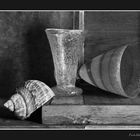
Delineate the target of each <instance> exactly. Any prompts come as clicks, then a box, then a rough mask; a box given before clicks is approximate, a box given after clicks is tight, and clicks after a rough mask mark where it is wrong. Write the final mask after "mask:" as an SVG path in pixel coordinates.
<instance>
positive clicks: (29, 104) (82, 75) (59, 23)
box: [0, 10, 140, 137]
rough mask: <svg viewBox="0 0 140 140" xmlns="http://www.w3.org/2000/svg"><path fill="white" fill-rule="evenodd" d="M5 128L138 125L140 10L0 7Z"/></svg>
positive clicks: (0, 100) (0, 124)
mask: <svg viewBox="0 0 140 140" xmlns="http://www.w3.org/2000/svg"><path fill="white" fill-rule="evenodd" d="M0 129H1V130H85V131H86V130H140V10H0ZM128 135H129V137H132V136H140V133H134V132H131V131H130V133H129V134H128Z"/></svg>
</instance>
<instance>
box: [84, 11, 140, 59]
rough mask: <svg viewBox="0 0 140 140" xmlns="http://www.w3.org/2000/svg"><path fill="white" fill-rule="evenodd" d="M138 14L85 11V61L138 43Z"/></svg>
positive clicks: (139, 22) (139, 13)
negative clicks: (126, 45) (129, 44)
mask: <svg viewBox="0 0 140 140" xmlns="http://www.w3.org/2000/svg"><path fill="white" fill-rule="evenodd" d="M139 17H140V12H120V11H119V12H102V11H100V12H94V11H85V24H84V25H85V31H86V40H85V61H88V60H90V59H92V58H93V57H95V56H97V55H99V54H101V53H103V52H105V51H107V50H110V49H113V48H116V47H119V46H122V45H124V44H128V43H133V42H137V41H139V27H140V26H139V25H140V20H139Z"/></svg>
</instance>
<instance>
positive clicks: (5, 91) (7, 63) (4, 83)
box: [0, 58, 15, 98]
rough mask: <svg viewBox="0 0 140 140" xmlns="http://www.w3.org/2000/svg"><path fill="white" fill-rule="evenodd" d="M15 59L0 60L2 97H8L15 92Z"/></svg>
mask: <svg viewBox="0 0 140 140" xmlns="http://www.w3.org/2000/svg"><path fill="white" fill-rule="evenodd" d="M12 61H13V60H11V59H8V58H7V59H2V60H0V68H1V69H0V91H1V93H0V97H2V98H6V97H8V96H11V95H12V94H13V93H14V92H15V86H14V85H15V84H14V83H15V71H14V69H13V68H12V67H13V62H12Z"/></svg>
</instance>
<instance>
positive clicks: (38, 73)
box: [26, 23, 56, 87]
mask: <svg viewBox="0 0 140 140" xmlns="http://www.w3.org/2000/svg"><path fill="white" fill-rule="evenodd" d="M26 41H27V52H28V56H29V58H28V61H29V62H28V63H29V79H36V80H40V81H42V82H44V83H46V84H47V85H48V86H50V87H52V86H54V85H55V84H56V83H55V79H54V65H53V59H52V54H51V50H50V45H49V41H48V39H47V35H46V33H45V27H43V26H42V25H41V24H40V23H35V25H34V26H31V28H30V29H29V30H28V33H27V35H26Z"/></svg>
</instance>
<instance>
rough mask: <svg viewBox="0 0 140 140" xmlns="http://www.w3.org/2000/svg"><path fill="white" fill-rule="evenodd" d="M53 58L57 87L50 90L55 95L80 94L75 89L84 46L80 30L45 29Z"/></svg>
mask: <svg viewBox="0 0 140 140" xmlns="http://www.w3.org/2000/svg"><path fill="white" fill-rule="evenodd" d="M45 31H46V34H47V37H48V40H49V43H50V47H51V52H52V56H53V62H54V68H55V72H54V73H55V79H56V82H57V86H56V87H54V88H52V89H53V91H54V92H55V94H56V95H59V96H72V95H79V94H81V93H82V89H81V88H78V87H75V82H76V76H77V68H78V61H79V58H80V52H81V49H82V48H83V44H84V34H83V31H82V30H68V29H54V28H49V29H46V30H45Z"/></svg>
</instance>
